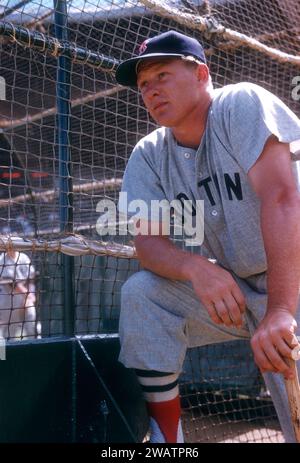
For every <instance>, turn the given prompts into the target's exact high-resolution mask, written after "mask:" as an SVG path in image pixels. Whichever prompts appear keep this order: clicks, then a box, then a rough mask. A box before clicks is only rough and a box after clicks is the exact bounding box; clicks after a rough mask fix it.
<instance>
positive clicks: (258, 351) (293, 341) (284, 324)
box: [251, 309, 298, 379]
mask: <svg viewBox="0 0 300 463" xmlns="http://www.w3.org/2000/svg"><path fill="white" fill-rule="evenodd" d="M296 328H297V322H296V320H295V319H294V317H293V315H292V314H291V313H290V312H289V311H288V310H287V309H274V310H273V311H268V313H267V314H266V315H265V317H264V318H263V320H262V321H261V323H260V324H259V326H258V328H257V330H256V332H255V333H254V335H253V337H252V339H251V347H252V350H253V354H254V360H255V363H256V364H257V366H258V367H259V368H260V370H261V372H262V373H265V372H273V373H282V374H283V375H284V377H285V378H286V379H292V378H293V372H292V370H291V368H289V366H288V364H287V362H286V360H285V357H288V358H291V352H292V350H293V348H295V346H297V345H298V341H297V338H296V336H295V331H296Z"/></svg>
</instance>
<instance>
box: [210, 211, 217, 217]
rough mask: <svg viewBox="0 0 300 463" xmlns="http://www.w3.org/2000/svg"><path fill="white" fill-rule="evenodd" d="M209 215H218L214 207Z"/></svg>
mask: <svg viewBox="0 0 300 463" xmlns="http://www.w3.org/2000/svg"><path fill="white" fill-rule="evenodd" d="M211 215H213V216H214V217H216V215H218V212H217V211H216V210H215V209H214V210H213V211H211Z"/></svg>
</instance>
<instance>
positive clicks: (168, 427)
mask: <svg viewBox="0 0 300 463" xmlns="http://www.w3.org/2000/svg"><path fill="white" fill-rule="evenodd" d="M147 408H148V412H149V415H150V416H152V417H153V418H154V419H155V421H156V422H157V424H158V425H159V427H160V430H161V432H162V433H163V435H164V438H165V439H166V442H168V443H176V442H177V431H178V422H179V418H180V415H181V407H180V399H179V395H178V396H177V397H175V398H174V399H172V400H167V401H165V402H147Z"/></svg>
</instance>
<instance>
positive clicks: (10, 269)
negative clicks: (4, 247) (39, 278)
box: [0, 253, 16, 284]
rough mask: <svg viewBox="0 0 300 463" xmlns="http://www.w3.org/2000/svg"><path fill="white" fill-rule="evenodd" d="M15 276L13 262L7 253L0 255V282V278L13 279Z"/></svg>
mask: <svg viewBox="0 0 300 463" xmlns="http://www.w3.org/2000/svg"><path fill="white" fill-rule="evenodd" d="M15 277H16V267H15V264H14V262H13V261H12V260H11V259H10V258H9V257H8V255H7V254H5V253H1V255H0V284H1V280H12V281H13V280H14V279H15Z"/></svg>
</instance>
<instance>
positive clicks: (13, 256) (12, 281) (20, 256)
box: [0, 250, 41, 340]
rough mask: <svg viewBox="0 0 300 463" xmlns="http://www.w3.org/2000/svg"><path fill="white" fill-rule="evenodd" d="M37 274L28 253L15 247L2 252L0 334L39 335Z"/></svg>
mask: <svg viewBox="0 0 300 463" xmlns="http://www.w3.org/2000/svg"><path fill="white" fill-rule="evenodd" d="M34 278H35V269H34V266H33V265H32V263H31V260H30V258H29V257H28V256H27V255H26V254H24V253H21V252H17V251H14V250H9V251H7V252H3V253H2V254H0V337H3V338H6V339H15V340H16V339H22V338H25V339H29V338H35V337H40V331H41V328H40V323H37V321H36V308H35V302H36V296H35V283H34Z"/></svg>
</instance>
